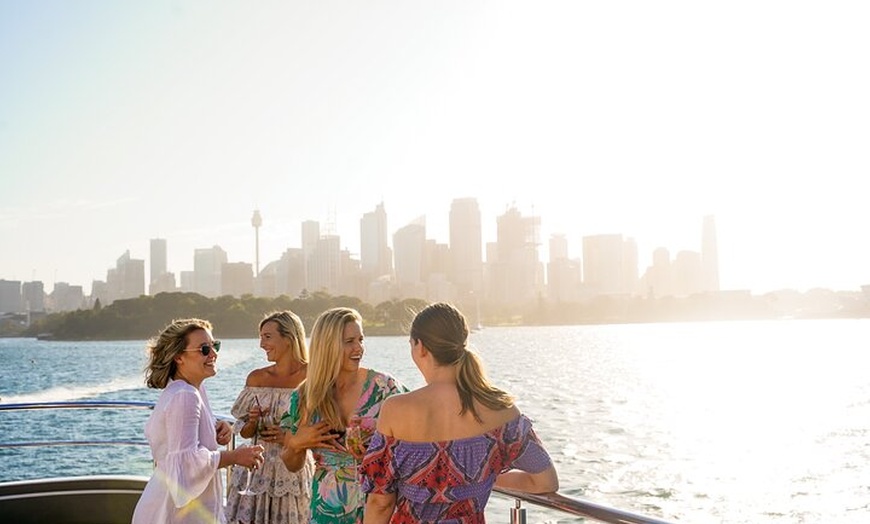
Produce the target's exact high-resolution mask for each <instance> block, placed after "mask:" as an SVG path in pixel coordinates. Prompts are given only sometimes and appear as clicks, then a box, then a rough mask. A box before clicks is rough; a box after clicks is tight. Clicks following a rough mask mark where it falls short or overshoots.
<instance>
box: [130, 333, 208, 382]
mask: <svg viewBox="0 0 870 524" xmlns="http://www.w3.org/2000/svg"><path fill="white" fill-rule="evenodd" d="M198 329H205V330H207V331H211V330H212V325H211V322H209V321H208V320H202V319H200V318H180V319H176V320H173V321H172V322H170V323H169V325H167V326H166V327H165V328H163V330H162V331H161V332H160V334H159V335H157V336H156V337H153V338H151V339H149V340H148V343H147V346H146V349H147V351H148V364H147V365H146V366H145V383H146V384H147V385H148V387H149V388H155V389H163V388H165V387H166V384H168V383H169V379H171V378H175V373H176V371H178V367H177V365H176V364H175V357H177V356H178V355H180V354H181V352H182V351H184V349H185V348H187V342H188V340H187V336H188V335H190V334H191V333H193V332H194V331H196V330H198Z"/></svg>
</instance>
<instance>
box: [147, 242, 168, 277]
mask: <svg viewBox="0 0 870 524" xmlns="http://www.w3.org/2000/svg"><path fill="white" fill-rule="evenodd" d="M164 273H166V239H165V238H152V239H151V264H150V275H151V279H150V280H149V281H148V283H149V284H153V283H154V282H157V280H158V279H159V278H160V277H161V276H162V275H163V274H164Z"/></svg>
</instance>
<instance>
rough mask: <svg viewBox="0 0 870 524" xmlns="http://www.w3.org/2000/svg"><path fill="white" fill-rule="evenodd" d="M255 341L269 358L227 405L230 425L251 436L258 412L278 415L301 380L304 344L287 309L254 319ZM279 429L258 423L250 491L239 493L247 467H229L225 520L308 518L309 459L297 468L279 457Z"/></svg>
mask: <svg viewBox="0 0 870 524" xmlns="http://www.w3.org/2000/svg"><path fill="white" fill-rule="evenodd" d="M260 347H261V348H263V350H264V351H265V352H266V360H268V361H269V362H272V364H270V365H268V366H266V367H263V368H259V369H255V370H254V371H252V372H251V373H250V374H249V375H248V378H247V381H246V382H245V387H244V388H243V389H242V391H241V392H240V393H239V396H238V398H237V399H236V402H235V404H233V407H232V411H231V412H232V414H233V416H234V417H236V423H235V425H234V430H235V431H236V432H237V433H238V434H239V435H241V436H242V437H243V438H246V439H250V438H252V437H253V436H254V432H255V431H256V428H257V424H258V422H259V418H260V416H261V414H267V413H271V414H274V415H275V416H276V417H280V415H281V414H282V413H285V412H286V411H287V408H288V406H289V401H290V394H291V393H293V391H295V390H296V387H298V386H299V384H300V383H301V382H302V381H303V380H305V377H306V374H307V369H308V350H307V348H306V345H305V328H304V327H303V325H302V321H301V320H300V319H299V317H298V316H296V315H295V314H294V313H292V312H290V311H278V312H274V313H270V314H269V315H267V316H266V317H265V318H264V319H263V320H262V321H260ZM283 433H284V432H283V430H281V429H280V428H279V427H278V426H277V425H276V426H274V427H271V428H266V429H261V431H260V433H259V435H258V443H259V444H261V445H262V446H264V447H265V452H264V457H265V461H264V463H263V466H262V467H260V468H258V469H257V470H255V471H254V472H253V474H252V477H251V486H250V489H251V491H253V492H254V494H253V495H242V494H240V493H239V491H240V490H243V489H244V488H245V485H246V482H247V476H248V472H247V470H246V469H245V468H234V470H233V475H232V480H231V485H230V489H229V493H228V495H227V510H226V514H227V521H228V522H238V523H242V524H278V523H280V524H288V523H289V524H295V523H300V522H307V521H308V507H309V503H310V500H311V476H312V473H313V462H312V460H311V457H310V454H309V456H307V457H304V460H303V466H302V467H301V468H300V469H299V471H297V472H292V471H289V470H288V469H287V468H286V467H285V466H284V463H283V462H282V460H281V447H282V442H283V440H284V435H283Z"/></svg>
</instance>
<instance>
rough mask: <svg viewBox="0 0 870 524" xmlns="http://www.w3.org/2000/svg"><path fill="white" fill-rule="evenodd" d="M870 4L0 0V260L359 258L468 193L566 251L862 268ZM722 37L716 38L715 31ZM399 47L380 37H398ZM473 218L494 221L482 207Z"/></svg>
mask: <svg viewBox="0 0 870 524" xmlns="http://www.w3.org/2000/svg"><path fill="white" fill-rule="evenodd" d="M868 15H870V6H868V5H865V4H862V3H860V2H840V3H837V4H836V5H834V6H826V7H825V8H818V6H815V5H813V4H801V5H794V4H793V3H789V2H784V1H776V2H741V1H738V2H732V3H729V4H728V5H721V6H714V5H697V4H692V3H679V2H677V3H671V4H657V5H649V4H645V3H641V2H634V3H629V4H620V5H616V4H613V5H611V4H603V5H593V4H582V3H581V4H578V3H576V2H561V1H553V2H546V3H543V4H536V5H531V4H527V3H523V2H514V1H511V0H507V1H505V2H499V3H497V4H492V3H485V2H451V1H447V2H439V3H437V4H431V5H430V4H419V3H410V4H409V3H406V2H399V1H392V0H390V1H387V2H383V3H379V4H377V5H361V4H357V3H352V2H343V1H340V2H331V3H317V4H312V5H307V4H295V3H291V4H287V3H281V2H269V1H267V2H261V3H257V4H256V5H247V4H224V5H194V4H179V3H177V2H172V1H170V0H166V1H163V0H160V1H157V2H151V3H147V4H130V3H123V4H122V3H116V2H109V1H105V0H88V1H87V2H85V3H79V2H76V3H68V2H61V1H59V0H47V1H46V2H40V3H38V4H32V3H15V2H4V3H0V70H2V71H4V78H5V79H7V81H5V82H3V83H0V180H2V188H3V190H2V191H0V246H2V247H0V249H2V250H3V256H2V257H0V278H3V279H7V280H19V281H37V280H38V281H42V282H44V283H45V284H46V291H50V290H51V288H52V285H53V283H55V282H68V283H80V284H82V285H84V286H86V287H87V286H89V283H90V282H91V281H92V280H102V279H105V272H106V269H107V268H109V267H111V265H112V261H114V260H116V259H117V257H118V256H120V254H122V253H124V252H126V251H127V250H129V251H130V252H131V254H132V256H134V257H136V258H146V259H147V253H148V247H149V242H150V239H152V238H165V239H167V240H168V248H167V249H168V257H169V263H168V266H169V267H170V269H171V270H172V271H174V272H176V273H177V272H179V271H182V270H185V269H188V268H189V267H190V265H191V264H192V258H193V257H192V253H193V252H194V250H195V249H198V248H207V247H210V246H213V245H221V246H222V247H223V248H224V249H225V250H226V251H227V253H228V258H229V260H230V261H240V260H246V261H253V259H254V254H253V250H254V247H253V245H254V240H253V238H254V231H253V228H252V225H251V213H252V210H254V209H259V210H260V211H261V213H262V219H263V224H262V227H260V229H259V236H260V244H261V255H260V260H261V264H260V265H261V266H262V264H263V262H264V261H267V260H274V259H276V258H278V257H280V255H281V252H280V250H281V249H283V248H284V247H285V246H290V245H298V244H299V242H300V239H299V234H300V233H299V224H300V223H301V222H302V221H304V220H316V221H318V222H320V223H321V224H322V225H323V228H324V229H329V228H331V229H332V230H333V231H335V232H338V233H339V234H340V235H341V238H342V247H343V248H347V249H349V250H350V251H351V252H353V253H354V254H356V255H357V256H358V255H359V238H358V237H359V220H360V217H362V216H363V214H365V213H368V212H371V211H372V210H373V209H374V208H375V207H376V206H377V205H378V204H379V203H384V206H385V208H386V210H387V213H388V214H389V216H390V220H389V229H390V231H395V230H397V229H399V228H400V227H402V226H404V225H406V224H408V223H410V222H411V221H413V220H414V219H415V218H417V217H420V216H425V217H426V220H427V233H428V236H429V237H430V238H433V239H435V240H436V241H437V242H439V243H446V242H447V239H448V224H447V217H448V214H449V206H450V202H451V201H452V200H453V199H454V198H462V197H476V198H478V200H479V203H480V208H481V214H482V216H483V217H484V218H483V223H482V227H483V237H484V241H493V240H494V238H495V234H494V231H495V223H494V222H495V220H494V217H495V216H498V215H500V214H501V213H503V212H504V211H505V209H506V208H507V207H508V206H510V205H511V204H516V206H517V208H518V209H519V210H520V211H521V212H522V213H523V214H524V215H536V216H540V217H541V218H542V221H541V242H542V246H541V247H542V259H546V258H545V253H546V250H547V247H548V246H547V241H548V239H549V238H550V236H551V235H552V234H556V233H562V234H565V235H566V238H567V239H568V241H569V244H570V251H571V253H570V255H571V256H572V257H578V256H579V255H580V252H581V243H582V242H581V239H582V238H583V237H584V236H588V235H594V234H608V233H621V234H623V235H624V236H627V237H631V238H634V239H635V240H636V241H637V242H638V252H639V255H640V260H639V266H640V271H643V269H644V268H645V267H646V266H647V265H649V264H650V263H651V253H652V251H653V250H654V249H655V248H656V247H659V246H662V247H666V248H668V250H669V251H670V252H671V253H672V254H675V253H676V252H678V251H680V250H695V251H696V250H699V249H700V244H699V243H700V236H701V223H700V221H701V217H703V216H706V215H713V216H715V217H716V224H717V237H718V252H719V272H720V278H721V282H720V286H721V288H722V289H748V290H751V291H752V292H753V293H764V292H767V291H773V290H777V289H796V290H799V291H805V290H807V289H810V288H814V287H821V288H827V289H834V290H857V289H858V288H859V286H861V285H863V284H867V283H870V249H867V248H866V246H865V242H864V241H863V239H864V237H865V236H866V232H865V227H866V224H868V223H870V208H868V206H866V205H865V202H864V200H865V198H864V196H863V195H864V193H863V191H861V187H860V182H861V181H862V180H863V177H864V176H866V175H867V174H868V173H870V158H868V157H867V155H866V154H864V148H865V144H866V143H867V139H868V138H870V136H868V133H870V132H868V130H867V128H866V126H865V125H864V123H865V122H867V121H870V101H868V99H867V97H866V95H865V93H866V92H867V91H868V90H870V73H868V72H866V71H865V70H864V69H865V68H859V67H855V66H854V64H857V63H863V61H864V60H865V59H866V56H865V51H864V50H865V49H868V48H870V35H868V33H867V32H866V31H865V30H864V26H865V25H866V24H865V22H867V21H868V19H870V16H868ZM737 35H739V38H737V37H736V36H737ZM397 43H398V44H401V45H397ZM490 217H492V218H490Z"/></svg>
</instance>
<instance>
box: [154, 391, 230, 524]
mask: <svg viewBox="0 0 870 524" xmlns="http://www.w3.org/2000/svg"><path fill="white" fill-rule="evenodd" d="M203 415H204V413H203V405H202V399H201V398H200V396H199V394H198V393H197V392H196V391H192V390H183V391H179V392H177V393H176V394H175V395H173V397H172V398H171V399H170V400H169V403H168V404H167V407H166V420H167V428H166V431H167V439H166V444H167V455H166V461H165V462H164V463H163V467H162V468H161V469H163V473H164V475H166V479H165V480H166V484H167V486H166V487H167V489H168V491H169V495H170V496H171V497H172V501H173V503H174V504H175V507H176V508H181V507H183V506H185V505H187V504H188V503H189V502H190V501H192V500H193V499H195V498H197V497H199V496H200V495H201V494H202V493H203V492H204V491H205V489H206V488H207V487H208V485H209V484H210V483H211V481H212V479H213V478H214V475H215V472H216V471H217V469H218V465H219V464H220V451H217V450H216V451H211V450H209V449H206V448H205V447H204V446H203V445H202V442H201V441H200V434H199V432H200V428H201V427H202V426H201V420H200V419H201V417H202V416H203Z"/></svg>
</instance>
